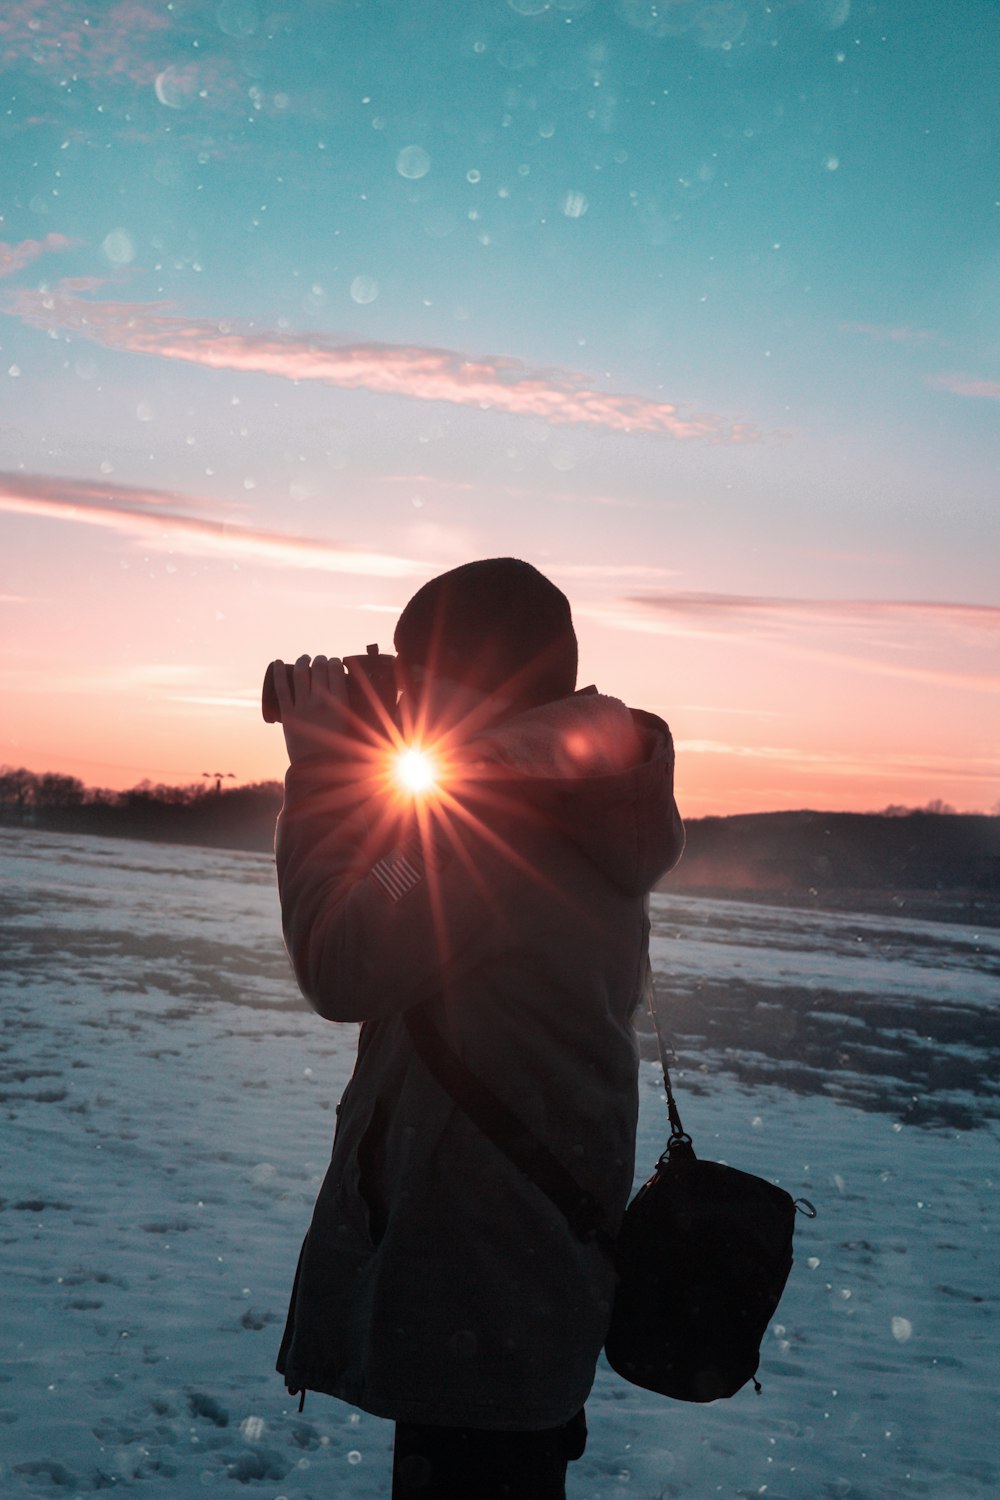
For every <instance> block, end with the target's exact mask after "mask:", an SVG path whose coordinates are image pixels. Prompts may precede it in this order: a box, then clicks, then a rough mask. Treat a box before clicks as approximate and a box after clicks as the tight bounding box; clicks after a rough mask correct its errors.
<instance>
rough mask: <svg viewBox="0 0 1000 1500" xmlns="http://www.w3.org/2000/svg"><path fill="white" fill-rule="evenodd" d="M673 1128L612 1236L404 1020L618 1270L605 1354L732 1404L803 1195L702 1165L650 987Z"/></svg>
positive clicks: (556, 1165) (574, 1186)
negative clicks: (680, 1105)
mask: <svg viewBox="0 0 1000 1500" xmlns="http://www.w3.org/2000/svg"><path fill="white" fill-rule="evenodd" d="M647 996H648V1000H649V1006H650V1012H651V1014H652V1017H653V1024H654V1028H655V1029H656V1037H657V1043H658V1046H659V1050H660V1062H661V1066H662V1068H663V1081H664V1087H665V1089H666V1094H667V1109H668V1115H669V1119H670V1126H671V1130H670V1138H669V1140H668V1142H667V1146H666V1149H665V1150H664V1152H663V1154H662V1155H661V1157H660V1159H659V1161H658V1163H657V1166H656V1169H655V1171H654V1172H653V1175H652V1176H651V1177H650V1179H649V1180H648V1182H646V1183H645V1184H644V1185H643V1186H642V1187H641V1188H640V1189H639V1191H638V1192H637V1193H636V1195H635V1197H634V1198H633V1199H632V1201H631V1203H630V1204H629V1206H628V1208H627V1209H626V1211H625V1216H624V1219H623V1220H622V1223H621V1226H620V1228H619V1229H618V1232H617V1233H614V1232H613V1230H612V1229H611V1227H610V1226H609V1225H608V1223H607V1221H606V1218H605V1215H604V1211H603V1209H602V1208H601V1205H600V1204H599V1203H598V1202H597V1201H596V1199H594V1198H593V1196H592V1195H591V1194H589V1193H587V1192H586V1191H585V1190H584V1189H583V1188H581V1187H580V1185H579V1183H578V1182H577V1181H576V1179H575V1178H574V1177H573V1175H572V1173H571V1172H569V1171H568V1170H567V1168H566V1167H564V1166H563V1164H562V1163H561V1162H560V1161H558V1160H557V1158H556V1157H555V1156H554V1155H553V1154H552V1152H551V1151H550V1150H549V1148H548V1147H547V1146H546V1145H545V1143H544V1142H543V1141H541V1140H539V1138H538V1137H537V1136H536V1135H535V1133H534V1132H533V1131H532V1130H531V1129H530V1128H529V1127H528V1126H527V1125H525V1124H524V1122H523V1121H522V1120H521V1119H520V1118H519V1117H518V1116H517V1115H516V1114H515V1113H514V1112H513V1111H512V1110H511V1109H509V1108H508V1106H507V1105H506V1104H505V1103H504V1102H503V1101H502V1100H501V1099H499V1098H498V1097H497V1095H496V1094H494V1093H493V1091H492V1090H491V1089H490V1088H489V1087H488V1086H487V1085H486V1084H485V1083H484V1082H483V1081H482V1079H480V1078H479V1077H478V1076H477V1075H476V1074H475V1073H473V1072H472V1070H471V1069H470V1068H468V1067H467V1066H466V1064H465V1063H464V1062H463V1061H462V1059H461V1058H460V1057H459V1056H458V1054H457V1053H456V1052H454V1051H453V1050H452V1048H451V1047H449V1046H448V1044H447V1042H446V1041H445V1039H444V1037H443V1036H442V1035H441V1033H440V1031H439V1030H438V1027H437V1026H436V1024H435V1022H434V1019H433V1017H432V1015H431V1013H430V1010H429V1006H428V1004H427V1003H425V1004H423V1005H417V1006H413V1007H411V1008H410V1009H409V1010H407V1011H406V1012H405V1021H406V1026H407V1030H408V1031H409V1034H410V1037H411V1039H412V1041H413V1044H414V1047H415V1048H416V1051H417V1053H418V1055H419V1056H420V1058H421V1060H422V1062H423V1063H424V1065H425V1066H426V1067H427V1069H428V1071H429V1072H430V1073H431V1074H432V1075H433V1077H434V1078H436V1079H437V1081H438V1083H439V1084H440V1085H441V1087H442V1088H443V1089H444V1090H445V1092H446V1093H448V1094H449V1095H450V1096H451V1098H452V1099H453V1100H454V1102H455V1103H456V1104H457V1105H458V1106H459V1108H461V1109H463V1110H464V1111H465V1113H466V1114H467V1115H468V1116H469V1117H470V1118H471V1119H472V1121H473V1122H474V1123H475V1124H476V1125H477V1126H478V1127H479V1129H480V1130H481V1131H482V1132H483V1134H484V1135H485V1136H487V1138H488V1139H489V1140H491V1141H492V1142H493V1144H494V1145H495V1146H496V1147H497V1148H498V1149H499V1150H500V1151H502V1152H503V1153H504V1154H505V1155H506V1156H507V1157H508V1159H509V1160H510V1161H512V1162H513V1163H514V1165H515V1166H516V1167H517V1168H518V1169H519V1170H520V1171H521V1172H523V1173H524V1175H525V1176H526V1177H528V1178H529V1179H530V1180H531V1181H532V1182H534V1183H535V1185H536V1187H538V1188H539V1189H540V1190H541V1191H542V1192H544V1193H546V1194H547V1196H548V1197H549V1198H550V1199H551V1200H552V1202H553V1203H554V1204H555V1205H556V1207H557V1208H558V1209H559V1210H560V1211H561V1212H562V1213H563V1214H564V1215H565V1217H566V1219H567V1220H568V1222H569V1224H570V1227H571V1228H572V1229H573V1231H574V1233H575V1234H577V1235H578V1236H579V1238H580V1239H582V1240H584V1241H596V1242H597V1243H599V1244H600V1245H602V1247H603V1248H604V1249H605V1250H606V1252H607V1253H608V1254H610V1255H611V1256H612V1257H613V1259H614V1263H615V1270H616V1273H617V1287H616V1291H615V1297H614V1305H613V1309H612V1316H611V1325H610V1328H609V1330H608V1335H607V1340H606V1342H605V1354H606V1356H607V1360H608V1363H609V1364H610V1365H611V1367H612V1369H614V1370H615V1371H617V1373H618V1374H619V1375H622V1376H624V1378H625V1379H626V1380H629V1381H631V1382H632V1384H633V1385H639V1386H643V1387H644V1388H646V1389H647V1390H652V1391H656V1392H658V1393H659V1394H660V1395H664V1396H670V1397H672V1398H673V1399H674V1400H677V1401H696V1402H705V1401H715V1400H718V1399H719V1398H720V1397H726V1396H733V1395H735V1393H736V1392H737V1391H738V1390H740V1389H741V1388H742V1387H743V1386H744V1385H746V1383H747V1381H749V1380H753V1382H754V1386H755V1388H756V1389H757V1390H758V1391H759V1390H760V1385H759V1383H758V1381H757V1379H756V1373H757V1367H758V1365H759V1363H760V1344H761V1340H762V1339H763V1337H764V1334H765V1333H766V1331H767V1327H768V1324H769V1322H770V1320H771V1318H772V1317H773V1315H774V1312H775V1309H776V1308H777V1306H778V1302H779V1299H780V1297H781V1294H782V1292H783V1290H784V1287H785V1282H786V1281H787V1279H788V1273H789V1271H790V1270H791V1266H792V1232H793V1228H794V1221H795V1213H796V1209H800V1210H801V1211H802V1212H804V1213H806V1214H807V1215H808V1216H809V1217H810V1218H813V1217H815V1213H816V1210H815V1209H814V1208H813V1207H812V1204H810V1203H809V1202H808V1201H807V1200H806V1199H798V1200H795V1201H793V1200H792V1198H791V1196H790V1194H788V1193H786V1192H785V1191H784V1189H783V1188H779V1187H775V1186H774V1184H773V1183H770V1182H766V1181H765V1180H764V1179H763V1178H761V1177H755V1176H752V1175H751V1174H750V1173H748V1172H740V1171H738V1170H737V1169H736V1168H734V1167H729V1166H725V1165H723V1164H722V1163H720V1162H712V1161H701V1160H699V1159H698V1158H697V1157H696V1156H695V1153H694V1148H693V1146H692V1144H691V1137H690V1136H689V1135H688V1134H687V1133H686V1132H685V1130H684V1128H683V1126H682V1124H681V1120H680V1115H679V1113H678V1110H677V1105H676V1102H675V1100H674V1096H673V1090H672V1088H671V1084H670V1074H669V1072H668V1070H667V1065H666V1061H665V1058H664V1051H663V1045H662V1040H661V1038H660V1034H659V1027H658V1024H657V1017H656V1010H655V1006H654V1000H653V992H652V984H651V982H650V983H649V984H648V986H647Z"/></svg>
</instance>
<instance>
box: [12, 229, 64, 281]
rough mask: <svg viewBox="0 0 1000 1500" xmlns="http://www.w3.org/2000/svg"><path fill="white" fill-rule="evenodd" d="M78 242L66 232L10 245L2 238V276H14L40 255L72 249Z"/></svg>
mask: <svg viewBox="0 0 1000 1500" xmlns="http://www.w3.org/2000/svg"><path fill="white" fill-rule="evenodd" d="M75 243H76V242H75V241H74V240H71V239H69V238H68V237H67V236H66V235H65V234H47V235H46V236H45V238H44V239H42V240H22V241H21V242H20V244H18V245H8V244H7V243H6V241H4V240H0V276H13V275H14V274H15V272H17V271H23V270H24V267H25V266H30V265H31V263H32V261H36V260H37V259H38V258H39V256H40V255H48V254H50V253H51V252H53V251H56V250H71V249H72V248H73V245H74V244H75Z"/></svg>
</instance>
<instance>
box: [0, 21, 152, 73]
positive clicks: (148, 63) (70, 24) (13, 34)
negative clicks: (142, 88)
mask: <svg viewBox="0 0 1000 1500" xmlns="http://www.w3.org/2000/svg"><path fill="white" fill-rule="evenodd" d="M170 25H171V22H170V19H169V17H168V16H167V15H164V14H163V12H162V10H157V9H154V8H153V7H152V6H149V5H141V4H138V3H135V0H122V3H120V4H117V5H111V6H108V7H106V8H105V7H94V8H93V9H92V10H91V13H90V14H89V15H86V16H84V15H81V10H80V6H79V5H78V4H76V3H75V0H41V3H39V0H6V3H5V4H4V6H3V10H2V12H0V67H5V68H10V67H15V66H17V65H19V64H23V63H26V62H28V63H33V64H34V65H35V66H36V67H40V68H42V69H43V70H47V69H49V68H51V67H53V66H55V67H58V68H59V69H60V71H62V72H66V71H72V72H73V73H75V74H76V75H77V76H78V77H80V76H82V77H87V78H101V79H102V80H107V79H109V78H111V79H113V78H116V77H117V78H120V77H127V78H129V79H130V80H131V81H132V82H133V83H152V81H153V79H154V78H155V77H156V74H157V73H158V72H159V68H160V66H162V64H159V65H158V64H156V63H155V62H154V61H152V60H147V59H144V58H143V57H142V48H143V43H144V41H145V40H146V38H147V37H149V36H150V35H153V34H157V33H162V32H164V31H167V30H169V29H170Z"/></svg>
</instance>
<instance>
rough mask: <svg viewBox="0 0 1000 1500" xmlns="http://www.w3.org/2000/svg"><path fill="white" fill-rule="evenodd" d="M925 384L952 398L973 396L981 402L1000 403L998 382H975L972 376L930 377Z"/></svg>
mask: <svg viewBox="0 0 1000 1500" xmlns="http://www.w3.org/2000/svg"><path fill="white" fill-rule="evenodd" d="M927 384H928V385H929V386H931V387H932V389H933V390H936V391H950V392H951V394H952V395H953V396H974V397H976V398H978V399H979V400H981V401H1000V380H977V379H976V377H975V376H974V375H930V376H928V378H927Z"/></svg>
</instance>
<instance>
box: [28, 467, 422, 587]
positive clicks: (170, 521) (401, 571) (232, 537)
mask: <svg viewBox="0 0 1000 1500" xmlns="http://www.w3.org/2000/svg"><path fill="white" fill-rule="evenodd" d="M181 500H182V497H180V496H177V495H173V494H170V493H168V492H165V491H162V490H145V489H133V488H131V487H129V486H126V485H105V484H96V483H93V482H90V481H86V480H76V479H64V478H61V477H59V476H55V475H24V474H17V473H3V472H0V511H5V512H7V513H9V514H13V515H21V516H36V517H40V518H43V519H46V520H52V521H63V522H70V523H73V524H76V525H84V526H98V527H102V528H104V529H105V530H110V531H114V532H116V533H117V534H118V535H119V536H123V537H127V538H131V539H133V540H137V541H141V542H142V544H143V546H145V547H156V548H160V549H163V550H166V551H171V552H180V553H183V554H184V555H186V556H195V557H221V558H225V559H226V560H227V561H232V560H233V559H234V558H238V557H239V558H246V559H248V560H252V561H256V562H264V563H270V564H272V565H273V566H276V567H286V568H301V569H309V570H314V571H319V572H326V573H352V574H357V575H360V576H362V577H370V578H408V577H415V576H417V575H419V574H422V573H424V572H425V571H426V568H427V564H426V563H420V562H414V561H412V560H411V559H409V558H403V557H394V556H392V555H391V554H388V553H377V552H363V551H361V550H359V549H356V548H352V547H343V546H339V545H337V544H336V543H334V542H329V541H325V540H323V539H321V538H317V537H308V536H296V535H290V534H288V533H286V532H280V531H268V530H263V529H258V528H254V527H249V526H237V525H234V524H232V523H231V522H228V521H219V520H215V519H207V518H204V517H201V516H194V515H189V514H186V513H182V512H180V511H179V510H178V509H177V508H176V507H177V506H178V503H179V502H181ZM184 503H185V504H188V505H193V506H194V507H195V508H199V502H198V501H189V500H187V499H184Z"/></svg>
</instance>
